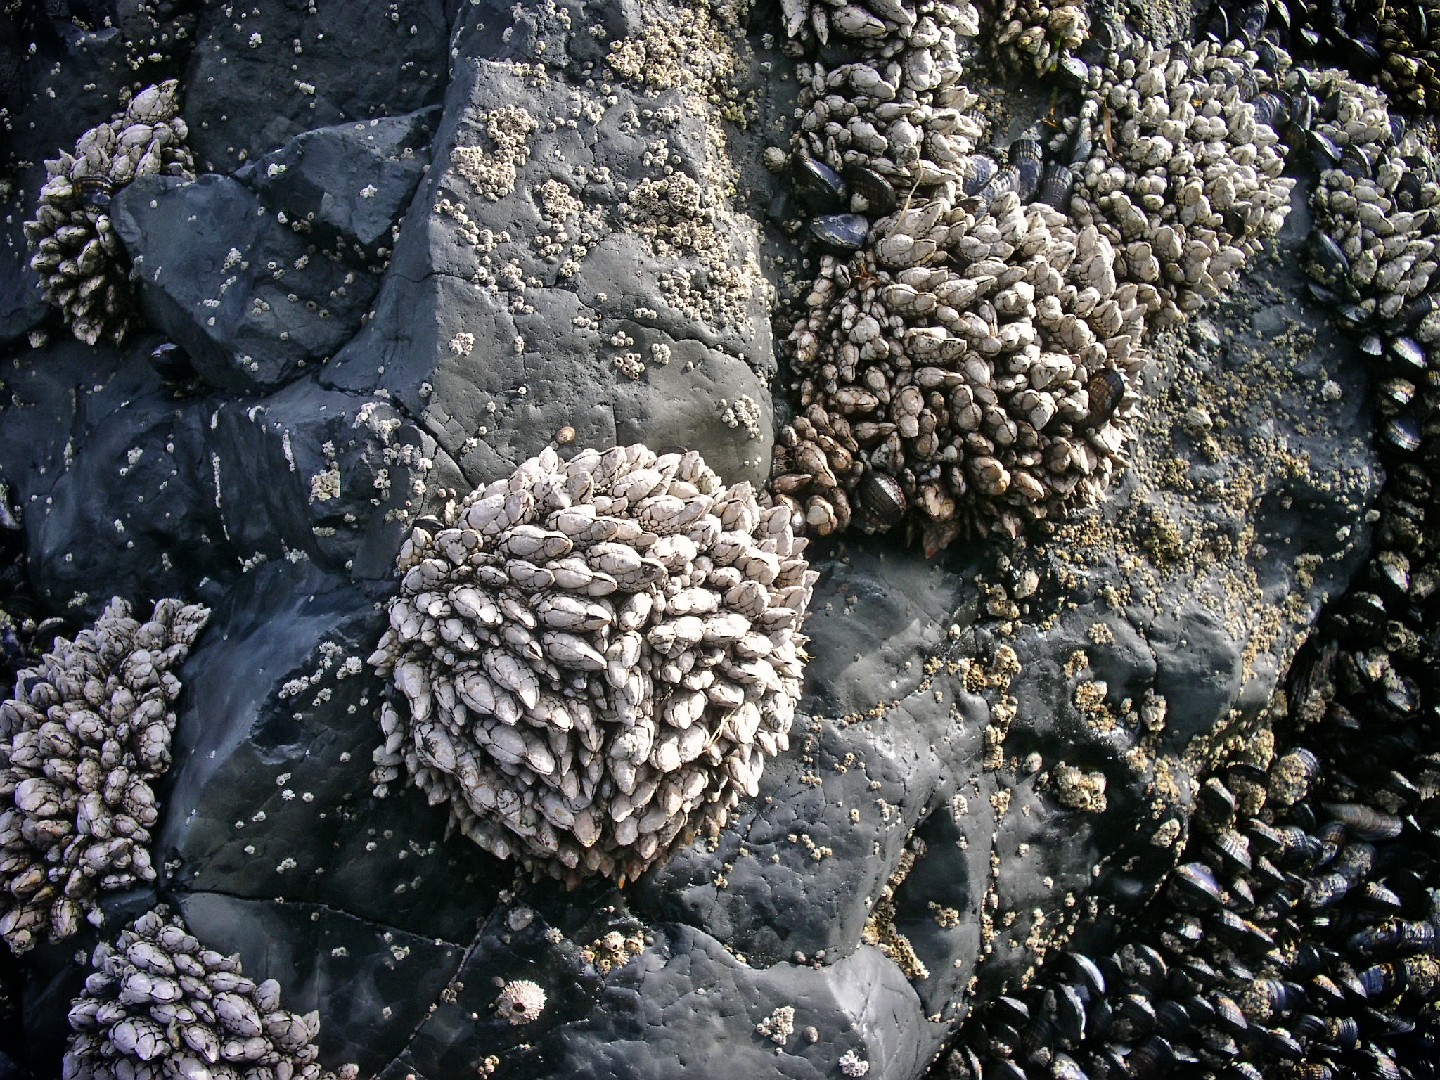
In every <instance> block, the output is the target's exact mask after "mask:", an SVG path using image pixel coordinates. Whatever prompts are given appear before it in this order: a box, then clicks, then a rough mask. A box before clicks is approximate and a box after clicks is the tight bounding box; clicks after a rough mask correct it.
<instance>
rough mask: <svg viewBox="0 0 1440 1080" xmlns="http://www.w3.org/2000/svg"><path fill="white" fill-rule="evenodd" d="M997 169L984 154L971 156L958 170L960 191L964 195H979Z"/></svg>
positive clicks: (992, 160)
mask: <svg viewBox="0 0 1440 1080" xmlns="http://www.w3.org/2000/svg"><path fill="white" fill-rule="evenodd" d="M999 168H1000V166H998V165H996V164H995V160H994V159H993V158H991V157H988V156H986V155H985V154H971V155H970V156H969V157H967V158H966V159H965V164H964V165H963V166H961V169H960V175H961V177H962V179H961V181H960V190H961V191H962V192H963V193H964V194H966V195H979V194H980V192H981V191H983V190H984V188H985V185H986V184H988V183H990V181H991V180H992V179H993V178H994V176H995V173H996V172H997V171H999Z"/></svg>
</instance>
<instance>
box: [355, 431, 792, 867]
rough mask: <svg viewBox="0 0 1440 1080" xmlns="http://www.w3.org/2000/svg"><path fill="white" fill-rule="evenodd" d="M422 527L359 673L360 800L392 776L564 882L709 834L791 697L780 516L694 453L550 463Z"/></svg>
mask: <svg viewBox="0 0 1440 1080" xmlns="http://www.w3.org/2000/svg"><path fill="white" fill-rule="evenodd" d="M435 524H438V525H440V526H441V527H440V528H438V529H437V530H435V531H434V532H431V531H429V530H427V529H425V528H421V527H417V528H416V529H415V530H414V531H413V532H412V533H411V536H410V539H409V540H408V541H407V542H406V543H405V545H404V547H403V548H402V549H401V552H400V558H399V562H398V564H397V566H398V569H399V571H400V573H401V575H402V580H401V588H400V595H399V596H397V597H396V598H395V599H394V600H393V601H392V602H391V604H390V629H389V630H387V631H386V633H385V635H384V636H383V638H382V639H381V641H380V643H379V647H378V648H377V649H376V651H375V653H374V655H373V656H371V658H370V661H371V663H372V664H374V665H375V666H376V668H377V669H378V670H379V671H380V672H381V673H382V674H384V675H387V676H389V677H390V678H391V680H392V681H393V683H394V686H395V689H396V690H397V691H398V694H397V695H395V696H394V697H392V699H391V700H390V701H389V702H387V703H386V705H385V706H384V708H383V710H382V715H381V727H382V729H383V733H384V736H385V741H384V743H383V745H381V746H380V747H378V748H377V750H376V753H375V765H376V768H375V771H374V773H373V777H374V780H375V782H376V784H377V785H378V787H377V790H379V791H380V792H382V793H383V792H384V791H385V790H386V789H387V788H388V785H389V783H390V782H391V781H393V780H395V779H397V778H398V776H399V775H400V768H401V766H402V765H403V766H404V768H405V770H406V771H407V772H408V773H409V774H410V776H411V778H412V779H413V780H414V782H415V783H416V785H417V786H419V787H420V788H421V790H423V791H425V792H426V794H427V795H428V796H429V797H430V798H431V800H432V801H434V802H445V803H447V804H448V805H449V807H450V811H451V816H452V818H453V820H454V821H455V822H456V823H457V824H458V825H459V827H460V828H461V830H462V831H463V832H464V833H465V834H466V835H467V836H469V837H471V838H472V839H473V840H475V842H476V843H478V844H480V845H481V846H482V847H484V848H486V849H487V850H489V851H491V852H493V853H494V854H496V855H499V856H501V857H507V856H513V857H515V858H517V859H519V860H520V861H521V862H522V863H523V864H525V865H526V866H527V867H530V868H532V869H533V870H535V871H536V872H537V873H549V874H552V875H554V876H556V877H560V878H563V879H565V880H566V881H568V882H572V883H573V882H575V881H578V880H579V879H580V878H581V877H582V876H583V875H585V874H602V875H607V876H612V877H618V878H623V877H626V876H633V875H635V874H637V873H639V872H640V871H642V870H643V869H644V868H645V867H646V866H648V865H650V864H651V863H652V862H654V861H655V860H657V859H659V858H661V857H663V856H664V855H665V854H666V853H667V852H668V851H669V850H670V849H671V848H672V847H673V846H674V845H675V844H676V843H678V842H681V841H682V840H683V839H684V838H686V837H687V836H688V835H689V834H691V833H693V832H695V831H697V830H710V831H714V830H718V829H719V828H720V827H721V826H722V825H723V824H724V822H725V819H726V816H727V814H728V812H729V810H730V808H731V807H732V806H733V805H734V804H735V802H736V801H737V799H738V798H739V797H740V795H741V793H744V794H748V795H753V794H754V793H755V790H756V782H757V781H758V779H759V776H760V771H761V769H762V768H763V766H764V760H765V758H766V757H768V756H770V755H773V754H776V753H778V752H779V751H781V750H783V749H785V748H786V746H787V743H788V732H789V729H790V723H791V719H792V717H793V715H794V709H795V702H796V700H797V698H798V696H799V690H800V674H801V665H802V652H803V650H802V646H803V644H804V641H805V639H804V637H803V636H802V635H801V634H800V632H799V625H800V622H801V620H802V619H803V617H804V614H805V610H806V606H807V604H808V603H809V598H810V591H811V586H812V584H813V582H814V580H815V574H814V573H813V572H812V571H810V570H809V569H808V568H807V566H806V562H805V560H804V558H803V557H802V552H803V550H804V548H805V544H806V542H805V541H804V540H798V539H796V538H795V537H794V536H793V535H792V532H791V525H790V509H789V508H788V507H786V506H783V505H780V506H768V507H767V506H762V505H761V504H760V503H759V502H757V500H756V498H755V495H754V493H753V492H752V491H751V489H750V486H749V485H748V484H738V485H734V486H731V487H726V486H725V485H724V484H723V483H722V482H721V480H720V478H719V477H718V476H716V475H715V473H714V472H713V471H711V470H710V469H709V468H708V467H707V466H706V465H705V463H704V462H703V461H702V460H701V458H700V455H699V454H697V453H695V452H694V451H691V452H688V453H683V454H682V453H671V454H665V455H662V456H658V457H657V456H656V455H655V454H654V453H653V452H652V451H650V450H649V449H647V448H646V447H644V446H641V445H636V446H628V447H615V448H613V449H611V450H607V451H606V452H604V453H600V452H598V451H596V450H582V451H581V452H580V453H578V454H577V455H576V456H575V457H574V458H572V459H571V460H570V461H568V462H565V461H562V460H561V459H560V458H559V456H558V455H557V454H556V453H555V451H554V450H553V449H547V450H545V451H543V452H542V453H541V454H540V455H539V456H538V457H535V458H532V459H530V460H529V461H527V462H525V463H524V464H522V465H521V466H520V467H519V468H518V469H517V470H516V472H515V473H514V475H513V476H511V477H508V478H506V479H502V480H497V481H495V482H494V483H492V484H491V485H489V486H488V487H486V488H484V489H483V490H477V491H474V492H472V493H471V494H470V495H469V496H468V497H466V498H465V499H464V500H463V501H462V502H461V503H460V504H458V505H452V506H450V507H449V508H448V509H447V511H446V514H445V518H444V520H443V521H441V522H437V523H435Z"/></svg>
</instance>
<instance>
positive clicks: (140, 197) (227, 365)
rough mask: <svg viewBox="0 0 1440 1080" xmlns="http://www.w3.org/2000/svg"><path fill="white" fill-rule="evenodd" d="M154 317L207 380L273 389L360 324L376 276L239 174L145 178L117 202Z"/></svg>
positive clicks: (118, 220)
mask: <svg viewBox="0 0 1440 1080" xmlns="http://www.w3.org/2000/svg"><path fill="white" fill-rule="evenodd" d="M112 220H113V221H114V223H115V228H116V231H117V232H118V233H119V234H120V238H121V239H122V240H123V241H124V243H125V247H126V250H127V251H128V252H129V253H130V256H131V258H132V260H133V262H134V265H135V272H136V274H137V275H138V279H139V282H140V300H141V306H142V308H143V310H144V312H145V315H146V317H147V318H148V319H149V320H150V321H151V322H152V323H153V324H155V325H156V326H158V327H160V328H161V329H163V330H164V331H165V332H166V333H167V334H168V335H169V336H170V337H171V338H173V339H174V340H175V341H176V342H178V343H179V344H180V345H181V346H182V347H183V348H184V349H185V350H186V351H187V352H188V353H189V354H190V356H191V358H192V362H193V363H194V365H195V370H196V371H197V372H198V373H199V375H200V377H201V378H202V379H204V380H205V381H206V382H207V383H209V384H210V385H212V386H215V387H217V388H221V389H225V390H229V391H232V392H242V393H255V392H259V391H265V390H272V389H275V388H277V387H279V386H281V385H283V384H284V383H286V382H288V381H290V380H291V379H293V378H294V377H295V376H296V375H297V374H298V373H299V372H300V371H301V370H302V369H304V368H305V367H306V366H307V365H311V364H315V363H318V362H322V361H324V360H325V359H326V358H327V357H329V356H330V355H332V354H333V353H334V352H335V350H337V349H338V348H339V347H340V346H341V345H342V344H343V343H344V342H345V341H346V340H348V339H349V338H350V336H351V335H352V334H353V333H354V332H355V330H356V329H357V328H358V326H359V323H360V316H361V315H362V314H363V313H364V311H365V309H366V307H367V306H368V305H369V303H370V299H371V297H372V296H373V295H374V289H375V281H374V279H373V278H372V277H371V275H369V274H368V273H366V272H365V271H364V270H357V269H355V268H353V267H352V266H351V265H349V264H347V263H346V262H345V261H343V260H341V259H340V258H338V257H336V253H335V252H327V251H324V250H321V248H320V247H319V246H318V245H317V244H315V243H313V242H312V241H311V240H310V239H308V238H307V237H306V236H305V235H304V233H303V231H296V229H295V228H290V227H287V225H294V224H297V223H295V222H291V221H290V220H289V218H287V217H286V216H285V214H284V212H283V211H277V212H276V213H275V214H273V215H272V214H269V213H267V212H266V211H265V209H264V208H263V207H262V206H261V205H260V202H259V200H258V199H257V197H256V196H255V195H254V194H253V193H252V192H251V191H249V190H248V189H247V188H245V187H244V186H243V185H242V184H240V183H239V182H238V181H235V180H231V179H229V178H227V177H223V176H203V177H201V178H200V179H199V180H196V181H195V182H193V183H185V182H180V181H175V180H171V179H164V180H140V181H136V182H135V183H133V184H130V185H129V186H127V187H126V188H125V189H124V190H123V191H121V192H119V193H117V195H116V198H115V201H114V204H113V210H112Z"/></svg>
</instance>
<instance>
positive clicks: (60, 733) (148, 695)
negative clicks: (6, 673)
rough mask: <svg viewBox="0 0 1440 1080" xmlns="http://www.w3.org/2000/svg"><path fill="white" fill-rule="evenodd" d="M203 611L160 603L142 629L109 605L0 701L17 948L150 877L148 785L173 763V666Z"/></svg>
mask: <svg viewBox="0 0 1440 1080" xmlns="http://www.w3.org/2000/svg"><path fill="white" fill-rule="evenodd" d="M209 614H210V613H209V611H208V610H207V609H206V608H203V607H199V606H197V605H193V604H191V605H183V604H181V603H180V602H179V601H178V600H161V601H160V602H159V603H158V604H156V605H155V610H154V611H153V613H152V614H151V615H150V617H149V619H148V620H146V621H145V622H143V623H142V622H139V621H137V620H135V619H132V618H131V617H130V608H129V605H127V604H126V603H125V602H124V601H123V600H112V601H110V604H109V605H108V606H107V607H106V608H105V611H104V613H103V614H101V616H100V618H99V619H98V620H97V621H96V623H95V625H94V626H93V627H91V628H89V629H87V630H82V631H81V632H80V633H79V634H77V635H76V636H75V640H74V641H66V640H65V639H64V638H57V639H56V642H55V647H54V649H53V651H51V652H49V653H46V654H45V656H44V657H43V658H42V660H41V662H40V664H39V666H37V667H33V668H26V669H25V670H23V671H21V673H20V676H19V678H18V679H17V680H16V684H15V696H14V697H13V698H11V699H10V700H8V701H5V702H3V703H0V807H3V812H0V889H3V891H0V936H3V937H4V938H5V941H6V943H7V944H8V945H9V946H10V948H11V949H12V950H13V951H15V952H17V953H20V952H24V951H26V950H27V949H29V948H30V947H31V946H33V945H34V944H35V940H36V936H37V935H39V934H43V933H47V932H48V934H49V935H50V937H51V938H52V939H56V940H58V939H60V938H65V937H68V936H70V935H71V934H72V933H74V932H75V929H76V924H77V922H78V920H79V918H80V916H81V915H88V916H90V917H91V918H92V920H93V919H94V918H96V917H98V910H97V909H96V908H95V896H96V894H97V893H98V892H100V891H101V890H109V889H122V888H126V887H127V886H130V885H132V884H134V883H135V882H137V881H152V880H154V878H155V870H154V867H153V866H152V865H151V862H150V852H149V850H148V847H147V845H148V844H149V841H150V828H151V826H153V825H154V824H155V821H156V819H157V816H158V815H157V811H156V808H155V792H154V790H153V788H152V784H153V783H154V781H155V780H156V779H157V778H158V777H159V776H161V775H162V774H163V773H164V772H165V771H166V769H168V768H169V766H170V735H171V733H172V732H173V731H174V728H175V713H174V703H175V699H176V697H177V696H178V695H179V693H180V682H179V680H177V679H176V677H175V675H174V671H173V669H174V668H176V667H178V666H179V664H180V662H181V661H182V660H184V659H185V656H186V655H187V653H188V652H189V649H190V645H191V644H192V643H193V642H194V640H195V637H196V635H197V634H198V633H199V632H200V630H201V628H202V627H203V626H204V625H205V621H206V619H207V618H209Z"/></svg>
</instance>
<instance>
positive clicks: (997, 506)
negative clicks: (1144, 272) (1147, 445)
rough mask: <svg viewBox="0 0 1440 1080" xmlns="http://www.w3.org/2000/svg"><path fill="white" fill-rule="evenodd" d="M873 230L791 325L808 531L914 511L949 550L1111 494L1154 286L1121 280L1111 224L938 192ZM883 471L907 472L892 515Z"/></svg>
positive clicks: (796, 445) (791, 452)
mask: <svg viewBox="0 0 1440 1080" xmlns="http://www.w3.org/2000/svg"><path fill="white" fill-rule="evenodd" d="M874 234H875V235H876V237H877V239H876V240H875V242H874V245H873V247H872V249H871V250H870V251H868V252H863V253H861V254H858V255H856V256H854V257H852V258H851V259H849V260H846V261H841V260H838V259H836V258H834V257H830V256H827V257H826V258H825V260H824V262H823V263H822V269H821V273H820V277H819V278H818V279H817V281H816V282H815V285H814V287H813V289H812V291H811V293H810V295H809V296H808V297H807V299H806V305H807V307H808V308H809V311H808V313H807V314H806V316H805V317H804V318H802V320H801V321H800V322H799V323H798V324H797V325H796V327H795V329H794V331H793V332H792V334H791V338H790V340H791V342H792V343H793V345H794V347H795V366H796V370H797V372H799V373H800V377H801V381H800V401H801V405H802V407H804V408H805V409H806V412H805V415H804V416H803V417H802V418H801V419H800V420H797V421H796V422H795V424H793V425H791V427H790V428H789V429H788V430H787V431H785V432H782V435H781V443H782V445H783V446H785V447H786V450H785V451H784V453H782V454H781V455H780V457H779V463H778V469H779V470H780V471H779V473H778V475H777V477H776V480H775V487H776V490H777V491H778V492H780V498H781V499H782V500H783V501H784V502H785V503H786V505H788V506H789V507H790V508H791V511H792V514H793V519H792V520H793V521H794V523H795V525H796V527H797V528H798V527H801V526H802V525H805V524H808V526H809V527H810V528H811V529H813V530H815V531H816V532H819V533H821V534H824V533H828V532H831V531H834V530H835V529H838V528H843V527H844V523H845V521H846V520H848V518H849V517H850V516H851V515H852V514H853V513H854V512H855V511H856V510H857V509H861V510H866V511H868V512H869V516H870V520H869V522H868V523H867V524H868V525H869V526H870V527H872V528H881V527H888V526H890V525H894V524H897V523H898V521H899V514H900V513H902V512H904V511H905V510H906V508H907V507H908V509H909V511H910V513H911V515H912V517H913V518H914V519H915V520H916V521H917V522H918V523H919V525H920V526H921V531H922V532H923V534H924V539H925V544H926V547H927V548H928V549H930V550H931V551H934V550H936V549H938V548H940V547H942V546H944V545H945V544H946V543H948V542H949V541H950V540H952V539H954V538H955V537H956V536H959V535H962V534H965V533H968V532H976V533H979V534H981V535H988V534H991V533H995V532H998V533H1001V534H1004V535H1009V536H1015V535H1017V534H1018V532H1019V531H1020V529H1021V528H1022V527H1023V526H1024V525H1025V523H1026V522H1029V521H1034V520H1038V519H1041V518H1047V517H1052V516H1055V515H1056V514H1058V513H1060V512H1061V511H1062V510H1063V509H1064V508H1066V507H1072V506H1075V505H1083V504H1086V503H1090V502H1094V501H1095V500H1097V499H1099V498H1100V497H1102V496H1103V494H1104V493H1105V491H1106V489H1107V488H1108V486H1109V484H1110V481H1111V478H1112V476H1113V474H1114V472H1115V471H1116V468H1117V466H1119V465H1120V464H1121V463H1122V462H1123V460H1124V458H1123V454H1124V448H1125V445H1126V443H1127V442H1128V441H1129V440H1130V439H1131V438H1132V437H1133V436H1132V434H1131V432H1130V428H1129V426H1128V424H1127V422H1126V418H1127V415H1128V414H1129V412H1130V411H1131V408H1132V406H1133V404H1134V402H1135V400H1136V395H1135V393H1134V391H1133V390H1132V389H1131V388H1130V380H1131V379H1132V378H1133V377H1134V376H1135V375H1136V374H1137V373H1138V371H1139V369H1140V367H1141V366H1142V363H1143V359H1144V354H1143V351H1142V349H1141V347H1140V340H1141V336H1142V334H1143V331H1144V325H1145V317H1146V314H1147V311H1149V310H1153V309H1154V308H1156V307H1158V306H1159V303H1160V300H1159V295H1158V293H1157V292H1156V290H1155V288H1154V287H1153V286H1150V285H1148V284H1138V285H1137V284H1136V283H1134V282H1121V281H1118V280H1117V277H1118V266H1119V263H1118V258H1117V253H1116V251H1115V248H1114V246H1113V245H1112V244H1111V242H1110V241H1109V240H1108V239H1107V238H1106V237H1105V236H1104V234H1103V233H1102V232H1101V231H1100V230H1099V229H1097V228H1096V227H1095V226H1093V225H1089V226H1085V227H1083V228H1078V229H1077V228H1075V227H1073V226H1072V225H1070V223H1069V222H1068V221H1067V220H1066V219H1065V217H1064V215H1062V214H1061V213H1060V212H1059V211H1057V210H1054V209H1052V208H1051V207H1049V206H1046V205H1044V204H1043V203H1031V204H1030V205H1029V206H1028V207H1022V205H1021V203H1020V198H1019V196H1018V195H1017V193H1016V192H1014V191H1007V192H1005V193H1004V194H1003V195H1000V196H999V197H998V198H996V199H995V200H994V201H993V202H992V203H990V204H989V206H987V207H983V208H981V207H976V205H975V203H974V201H973V200H971V199H968V198H963V199H960V200H958V201H955V202H951V201H950V200H948V199H945V198H937V199H934V200H932V201H930V202H928V203H925V204H923V205H920V206H914V207H912V208H910V209H906V210H902V211H900V212H897V213H896V214H894V215H891V217H889V218H886V219H884V220H882V221H880V222H878V223H877V225H876V227H875V229H874ZM941 255H943V256H944V261H940V256H941ZM857 462H858V463H859V465H860V467H859V468H857V465H856V463H857ZM867 475H875V476H886V477H890V478H891V479H892V480H893V481H894V482H895V483H897V484H898V485H899V489H900V493H901V495H902V496H903V497H902V498H900V499H898V500H896V499H895V498H894V493H893V492H890V494H889V498H888V503H889V513H888V514H887V512H886V508H885V505H884V501H885V500H886V493H885V492H884V491H879V490H873V489H872V488H867V487H866V481H865V480H864V479H862V477H865V476H867ZM872 487H873V486H872ZM857 497H858V498H861V499H862V501H864V502H866V503H868V505H867V506H862V507H856V506H855V505H854V503H855V502H856V500H857ZM877 504H878V505H877ZM862 523H864V522H862Z"/></svg>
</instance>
